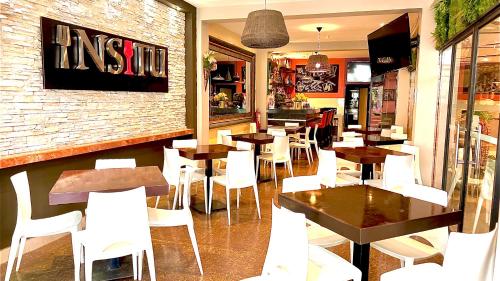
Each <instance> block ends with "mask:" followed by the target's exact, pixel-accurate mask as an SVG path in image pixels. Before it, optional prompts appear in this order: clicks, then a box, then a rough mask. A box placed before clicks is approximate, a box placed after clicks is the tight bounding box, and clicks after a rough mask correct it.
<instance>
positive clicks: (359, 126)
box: [347, 125, 361, 129]
mask: <svg viewBox="0 0 500 281" xmlns="http://www.w3.org/2000/svg"><path fill="white" fill-rule="evenodd" d="M347 129H361V125H347Z"/></svg>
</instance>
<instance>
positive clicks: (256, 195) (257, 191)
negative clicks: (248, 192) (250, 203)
mask: <svg viewBox="0 0 500 281" xmlns="http://www.w3.org/2000/svg"><path fill="white" fill-rule="evenodd" d="M253 194H254V196H255V204H256V205H257V213H258V214H259V219H260V203H259V189H258V188H257V185H256V184H254V185H253Z"/></svg>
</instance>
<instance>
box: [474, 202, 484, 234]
mask: <svg viewBox="0 0 500 281" xmlns="http://www.w3.org/2000/svg"><path fill="white" fill-rule="evenodd" d="M483 200H484V199H483V197H479V200H478V201H477V207H476V215H475V216H474V225H473V226H472V233H476V227H477V222H478V221H479V214H481V208H482V207H483Z"/></svg>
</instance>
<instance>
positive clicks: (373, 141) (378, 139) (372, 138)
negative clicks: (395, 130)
mask: <svg viewBox="0 0 500 281" xmlns="http://www.w3.org/2000/svg"><path fill="white" fill-rule="evenodd" d="M364 141H365V144H366V145H371V146H377V145H387V144H403V143H404V142H405V140H398V139H392V138H388V137H382V136H380V135H367V136H365V137H364Z"/></svg>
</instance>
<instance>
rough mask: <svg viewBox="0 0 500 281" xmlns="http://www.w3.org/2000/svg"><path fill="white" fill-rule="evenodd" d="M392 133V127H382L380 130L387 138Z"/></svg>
mask: <svg viewBox="0 0 500 281" xmlns="http://www.w3.org/2000/svg"><path fill="white" fill-rule="evenodd" d="M392 133H393V132H392V130H391V129H382V131H381V132H380V136H381V137H385V138H390V137H391V134H392Z"/></svg>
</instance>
